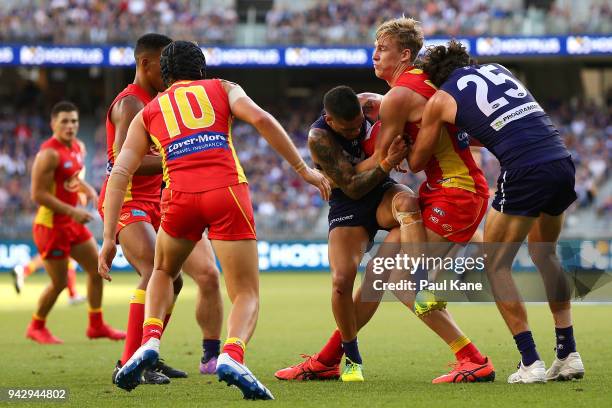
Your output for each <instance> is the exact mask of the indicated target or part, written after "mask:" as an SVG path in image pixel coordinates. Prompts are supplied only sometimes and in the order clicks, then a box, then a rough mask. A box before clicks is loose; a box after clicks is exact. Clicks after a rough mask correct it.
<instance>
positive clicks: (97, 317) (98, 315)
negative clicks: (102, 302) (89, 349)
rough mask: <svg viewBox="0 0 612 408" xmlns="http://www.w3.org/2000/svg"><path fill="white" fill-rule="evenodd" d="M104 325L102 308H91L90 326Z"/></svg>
mask: <svg viewBox="0 0 612 408" xmlns="http://www.w3.org/2000/svg"><path fill="white" fill-rule="evenodd" d="M103 325H104V320H103V319H102V308H98V309H89V327H100V326H103Z"/></svg>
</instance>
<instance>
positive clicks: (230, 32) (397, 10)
mask: <svg viewBox="0 0 612 408" xmlns="http://www.w3.org/2000/svg"><path fill="white" fill-rule="evenodd" d="M2 3H3V4H2V5H0V41H4V42H36V43H41V42H43V43H57V44H117V43H119V44H130V43H132V42H133V41H134V40H135V39H136V38H138V36H139V35H140V34H141V33H144V32H150V31H157V32H164V33H166V34H168V35H170V36H171V37H173V38H177V39H181V38H185V39H186V38H189V39H193V40H197V41H199V42H201V43H203V44H204V43H215V44H234V43H235V42H236V40H237V32H238V30H237V28H238V23H239V22H240V21H241V20H242V21H244V20H246V19H248V18H249V13H248V11H249V10H253V11H254V13H252V15H253V16H254V17H253V18H254V20H253V22H254V23H257V22H260V23H261V24H260V25H261V26H262V28H263V29H264V31H265V36H264V37H262V38H263V39H265V42H267V44H311V45H324V44H370V43H371V42H372V38H373V36H372V34H373V31H374V29H375V28H376V26H377V25H378V24H379V23H380V22H382V21H384V20H387V19H390V18H395V17H400V16H402V15H408V16H413V17H415V18H417V19H418V20H420V21H421V22H422V23H423V28H424V31H425V35H426V36H435V35H444V36H468V35H482V34H487V35H543V34H567V33H590V34H594V33H608V32H610V31H612V5H611V4H610V2H609V1H606V0H588V1H576V0H433V1H432V0H329V1H313V0H305V1H288V0H282V1H266V0H255V1H240V0H235V1H234V0H211V1H204V0H201V1H189V0H50V1H41V0H19V1H16V0H6V1H3V2H2ZM258 16H261V18H258ZM260 20H261V21H260ZM111 22H112V24H111Z"/></svg>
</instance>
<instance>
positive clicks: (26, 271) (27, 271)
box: [23, 265, 34, 278]
mask: <svg viewBox="0 0 612 408" xmlns="http://www.w3.org/2000/svg"><path fill="white" fill-rule="evenodd" d="M32 272H34V271H33V270H32V269H30V266H29V265H26V266H24V267H23V277H24V278H27V277H28V276H30V275H31V274H32Z"/></svg>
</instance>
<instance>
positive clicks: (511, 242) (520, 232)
mask: <svg viewBox="0 0 612 408" xmlns="http://www.w3.org/2000/svg"><path fill="white" fill-rule="evenodd" d="M534 221H535V218H532V217H523V216H519V215H508V214H503V213H500V212H499V211H497V210H495V209H494V208H491V209H490V210H489V214H488V215H487V221H486V224H485V231H484V241H485V251H486V255H487V258H486V268H487V275H488V277H489V282H490V284H491V289H492V291H493V295H494V296H495V300H496V304H497V308H498V309H499V312H500V313H501V315H502V317H503V318H504V321H505V322H506V325H507V326H508V328H509V329H510V332H511V333H512V335H513V336H514V335H516V334H518V333H522V332H525V331H528V330H529V324H528V321H527V310H526V309H525V305H524V304H523V302H522V300H521V295H520V293H519V291H518V288H517V287H516V284H515V283H514V279H512V261H513V260H514V257H515V256H516V253H517V251H518V248H519V245H520V243H521V242H523V241H524V240H525V238H526V237H527V234H528V233H529V230H530V229H531V226H532V225H533V223H534Z"/></svg>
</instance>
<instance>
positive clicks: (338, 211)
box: [327, 178, 397, 241]
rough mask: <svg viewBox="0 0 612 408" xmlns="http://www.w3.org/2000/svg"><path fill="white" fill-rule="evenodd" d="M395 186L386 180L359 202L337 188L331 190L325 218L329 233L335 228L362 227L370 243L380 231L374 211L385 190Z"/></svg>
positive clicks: (389, 180) (392, 182) (393, 182)
mask: <svg viewBox="0 0 612 408" xmlns="http://www.w3.org/2000/svg"><path fill="white" fill-rule="evenodd" d="M395 184H397V183H396V182H395V181H394V180H392V179H390V178H388V179H386V180H385V181H383V182H382V183H380V184H379V185H378V186H376V187H374V189H373V190H372V191H370V192H369V193H368V194H366V195H365V196H363V197H361V198H360V199H359V200H353V199H352V198H349V197H348V196H347V195H346V194H344V193H343V192H342V190H340V189H339V188H335V189H333V190H332V194H331V197H330V199H329V215H328V216H327V220H328V222H329V231H330V232H331V230H333V229H334V228H336V227H364V228H365V229H366V230H367V231H368V236H369V237H370V241H371V240H373V239H374V236H375V235H376V233H377V232H378V230H379V229H381V227H380V226H379V225H378V223H377V222H376V210H377V209H378V206H379V205H380V202H381V201H382V199H383V196H384V195H385V193H386V192H387V190H388V189H390V188H391V187H392V186H394V185H395Z"/></svg>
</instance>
